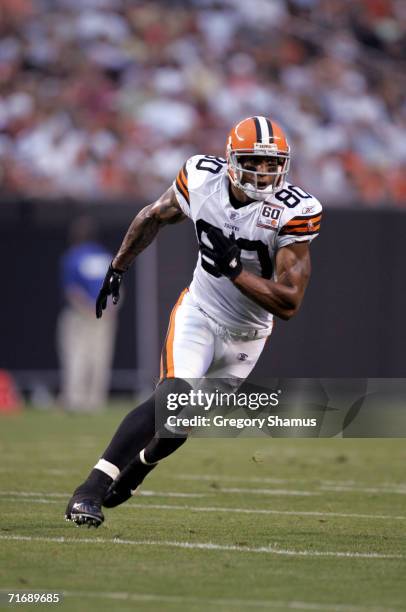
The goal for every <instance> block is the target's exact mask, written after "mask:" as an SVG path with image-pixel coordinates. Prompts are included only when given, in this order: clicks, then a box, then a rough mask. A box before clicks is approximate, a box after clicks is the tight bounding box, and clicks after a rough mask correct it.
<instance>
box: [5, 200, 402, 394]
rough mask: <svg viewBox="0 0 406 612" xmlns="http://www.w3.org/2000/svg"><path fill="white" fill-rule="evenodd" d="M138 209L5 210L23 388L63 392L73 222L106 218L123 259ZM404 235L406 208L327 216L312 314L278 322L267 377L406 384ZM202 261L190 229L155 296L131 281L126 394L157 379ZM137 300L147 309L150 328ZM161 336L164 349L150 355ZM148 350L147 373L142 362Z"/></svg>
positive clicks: (162, 261)
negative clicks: (38, 381) (61, 267)
mask: <svg viewBox="0 0 406 612" xmlns="http://www.w3.org/2000/svg"><path fill="white" fill-rule="evenodd" d="M136 210H137V206H134V205H133V204H132V205H130V204H128V203H123V204H120V205H117V204H114V205H103V206H97V207H95V206H94V205H93V206H83V205H82V206H80V207H79V206H77V205H74V204H72V203H71V202H52V203H47V204H41V203H38V202H27V201H24V202H11V201H10V202H7V203H3V204H2V205H1V206H0V254H1V261H2V263H3V275H2V317H1V320H0V338H1V348H0V368H6V369H9V370H11V371H13V372H15V373H17V377H18V376H19V373H20V375H22V373H25V375H24V376H23V377H22V378H23V386H24V382H26V381H27V380H29V375H30V373H31V375H35V376H36V378H38V377H41V373H43V374H44V375H45V373H46V376H47V380H48V381H51V380H52V381H53V384H57V382H55V381H57V369H58V362H57V354H56V349H55V325H56V319H57V315H58V312H59V310H60V308H61V306H62V299H61V294H60V290H59V283H58V263H59V259H60V256H61V254H62V252H63V251H64V249H65V247H66V234H67V227H68V225H69V222H70V220H71V219H72V218H73V217H74V216H75V214H78V213H83V212H87V213H90V214H92V215H94V216H95V218H96V219H97V221H98V223H99V225H100V229H101V239H102V241H103V242H104V243H105V244H106V245H107V246H108V247H109V248H110V249H111V250H112V252H114V251H115V250H116V248H117V247H118V246H119V244H120V241H121V238H122V235H123V233H124V232H125V230H126V228H127V226H128V224H129V222H130V221H131V219H132V217H133V215H134V214H135V212H136ZM404 235H406V214H404V213H402V212H398V211H393V210H373V211H371V210H368V211H365V210H357V209H351V210H350V209H345V210H338V209H330V210H327V211H326V213H325V217H324V220H323V224H322V232H321V234H320V236H319V238H318V239H317V240H316V241H315V243H314V244H313V245H312V248H311V250H312V263H313V273H312V278H311V281H310V285H309V287H308V290H307V294H306V297H305V300H304V304H303V306H302V309H301V311H300V312H299V314H298V315H297V316H296V317H294V318H293V319H291V320H290V321H289V322H284V321H280V320H277V322H276V325H275V329H274V332H273V334H272V337H271V341H270V342H269V343H268V345H267V347H266V349H265V351H264V353H263V355H262V356H261V359H260V362H259V363H258V365H257V367H256V370H255V373H256V374H257V375H258V376H261V377H262V376H282V377H341V376H342V377H404V376H405V361H404V347H405V346H406V328H405V324H404V313H405V312H406V286H405V283H404V273H403V265H402V262H403V252H402V251H403V246H402V242H403V241H402V237H403V236H404ZM196 254H197V246H196V241H195V236H194V231H193V227H192V225H191V224H190V223H188V222H185V223H182V224H180V225H175V226H172V227H168V228H166V229H165V230H163V231H162V232H161V234H160V235H159V237H158V241H157V248H156V249H155V250H154V255H153V256H154V258H155V259H156V261H155V262H154V265H155V268H154V266H152V268H151V269H155V270H156V272H155V278H156V281H154V284H155V283H156V287H155V290H154V291H153V290H152V289H153V286H152V285H151V282H150V283H149V287H147V289H146V291H144V290H143V286H144V282H145V281H143V282H141V283H140V282H138V283H137V282H134V276H135V275H134V274H133V273H132V274H130V275H129V277H128V279H127V282H126V284H125V288H126V296H125V300H124V303H123V306H122V309H121V312H120V326H119V334H118V339H117V348H116V355H115V361H114V371H115V376H114V378H113V386H114V387H116V388H132V387H134V388H137V386H138V385H139V384H141V383H140V380H141V378H140V377H139V376H137V372H139V371H140V370H143V377H142V380H143V381H145V375H147V376H148V375H150V376H155V377H156V376H157V375H158V368H159V363H158V362H159V359H158V357H159V351H160V346H161V344H162V342H163V339H164V337H165V333H166V328H167V324H168V319H169V314H170V311H171V308H172V306H173V304H174V303H175V301H176V299H177V296H178V295H179V293H180V291H181V290H182V289H183V288H184V287H185V286H187V285H188V283H189V281H190V279H191V276H192V272H193V268H194V263H195V258H196ZM151 256H152V251H151V255H150V256H149V257H151ZM135 286H136V288H137V291H136V299H135V290H134V288H135ZM152 293H154V297H153V298H150V297H149V296H150V295H151V294H152ZM157 296H158V297H157ZM151 299H153V301H154V302H156V301H158V307H157V308H156V304H155V303H154V306H155V308H151V309H148V307H147V306H148V300H151ZM141 303H142V304H143V305H144V306H143V307H140V305H141ZM137 304H138V311H139V312H142V313H144V314H143V316H142V318H143V320H142V321H139V325H138V327H137V322H136V310H137ZM137 329H138V330H139V331H138V333H137V334H136V330H137ZM149 330H150V331H149ZM141 334H143V336H142V338H141V337H140V336H141ZM137 337H138V338H137ZM153 338H155V340H152V344H153V346H152V347H151V346H148V348H147V347H146V343H147V344H151V339H153ZM157 338H158V340H157ZM137 339H138V343H137ZM137 344H138V346H137ZM146 354H148V361H149V366H148V368H147V371H145V364H143V363H142V362H143V355H146ZM137 362H138V363H137ZM154 362H155V363H156V366H155V371H153V370H154V365H153V363H154ZM50 373H52V374H50ZM27 376H28V378H27ZM20 378H21V376H20Z"/></svg>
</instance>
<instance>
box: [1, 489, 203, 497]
mask: <svg viewBox="0 0 406 612" xmlns="http://www.w3.org/2000/svg"><path fill="white" fill-rule="evenodd" d="M71 495H72V493H42V492H33V491H0V497H8V496H14V497H58V498H64V499H69V498H70V496H71ZM213 495H214V493H210V492H208V493H178V492H176V491H148V490H142V491H140V492H139V493H137V497H138V496H139V497H192V498H193V497H211V496H213Z"/></svg>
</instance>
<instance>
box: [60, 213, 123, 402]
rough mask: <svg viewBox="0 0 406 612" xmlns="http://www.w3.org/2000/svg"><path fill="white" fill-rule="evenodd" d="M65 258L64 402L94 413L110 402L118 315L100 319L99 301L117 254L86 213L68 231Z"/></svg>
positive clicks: (62, 322) (109, 313)
mask: <svg viewBox="0 0 406 612" xmlns="http://www.w3.org/2000/svg"><path fill="white" fill-rule="evenodd" d="M69 242H70V247H69V249H68V250H67V251H66V253H65V254H64V255H63V258H62V261H61V284H62V289H63V293H64V298H65V307H64V309H63V311H62V312H61V314H60V316H59V321H58V329H57V340H58V352H59V358H60V364H61V373H62V385H61V403H62V405H63V406H64V407H65V408H66V409H67V410H72V411H95V410H98V409H100V408H101V407H103V406H104V405H105V404H106V399H107V392H108V388H109V382H110V370H111V364H112V358H113V351H114V342H115V335H116V316H115V312H114V311H113V309H107V311H106V313H105V316H103V319H100V320H98V319H96V316H95V302H96V297H97V294H98V292H99V290H100V287H101V285H102V282H103V279H104V276H105V273H106V269H107V268H108V266H109V264H110V261H111V259H112V256H111V255H110V254H109V253H108V252H107V251H106V249H105V248H104V247H103V246H101V245H100V244H99V243H98V242H97V241H96V231H95V226H94V222H93V220H92V219H91V218H90V217H85V216H81V217H79V218H77V219H76V220H75V221H74V222H73V223H72V226H71V228H70V231H69Z"/></svg>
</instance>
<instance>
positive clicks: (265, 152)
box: [226, 117, 290, 200]
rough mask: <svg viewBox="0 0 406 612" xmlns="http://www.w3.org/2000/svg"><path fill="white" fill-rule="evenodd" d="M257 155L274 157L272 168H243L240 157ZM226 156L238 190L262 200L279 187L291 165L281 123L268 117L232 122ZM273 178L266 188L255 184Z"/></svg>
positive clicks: (231, 176)
mask: <svg viewBox="0 0 406 612" xmlns="http://www.w3.org/2000/svg"><path fill="white" fill-rule="evenodd" d="M247 157H249V158H251V157H253V158H254V159H253V160H252V162H253V164H255V163H256V161H255V157H256V158H257V161H259V158H260V159H261V160H262V159H264V158H265V159H266V158H270V159H272V160H275V158H276V160H277V165H276V164H275V166H276V168H277V169H275V171H272V172H258V171H255V170H252V169H249V170H248V169H245V168H243V166H242V165H241V161H242V159H246V158H247ZM226 159H227V165H228V175H229V177H230V181H231V182H232V183H233V185H235V186H236V187H237V188H238V189H241V190H242V191H243V192H244V193H245V194H246V195H247V196H248V197H250V198H255V199H261V200H262V199H264V198H265V197H267V196H268V195H270V194H272V193H274V192H275V191H278V190H279V189H282V187H283V185H284V182H285V179H286V175H287V173H288V172H289V166H290V147H289V145H288V141H287V139H286V135H285V133H284V131H283V130H282V128H281V127H280V125H279V124H278V123H276V121H273V120H272V119H268V118H267V117H248V118H247V119H243V120H242V121H240V122H239V123H237V125H235V126H234V127H233V128H232V130H231V131H230V133H229V135H228V139H227V148H226ZM268 177H272V180H271V182H270V183H268V184H267V186H266V187H264V188H260V187H259V186H258V183H261V180H259V179H262V182H263V178H266V179H267V178H268Z"/></svg>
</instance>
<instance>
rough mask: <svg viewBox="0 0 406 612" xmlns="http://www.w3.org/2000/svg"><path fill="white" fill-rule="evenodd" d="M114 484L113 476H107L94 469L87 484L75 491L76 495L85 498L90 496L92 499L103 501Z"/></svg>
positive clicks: (86, 481)
mask: <svg viewBox="0 0 406 612" xmlns="http://www.w3.org/2000/svg"><path fill="white" fill-rule="evenodd" d="M112 482H113V479H112V478H111V476H109V475H108V474H105V473H104V472H102V471H101V470H95V469H93V470H92V471H91V472H90V474H89V476H88V477H87V478H86V480H85V482H83V483H82V484H81V485H79V486H78V488H77V489H76V490H75V492H74V495H81V496H83V497H86V496H89V497H90V498H98V499H100V500H102V499H103V497H104V494H105V493H106V491H107V489H108V488H109V486H110V485H111V483H112Z"/></svg>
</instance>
